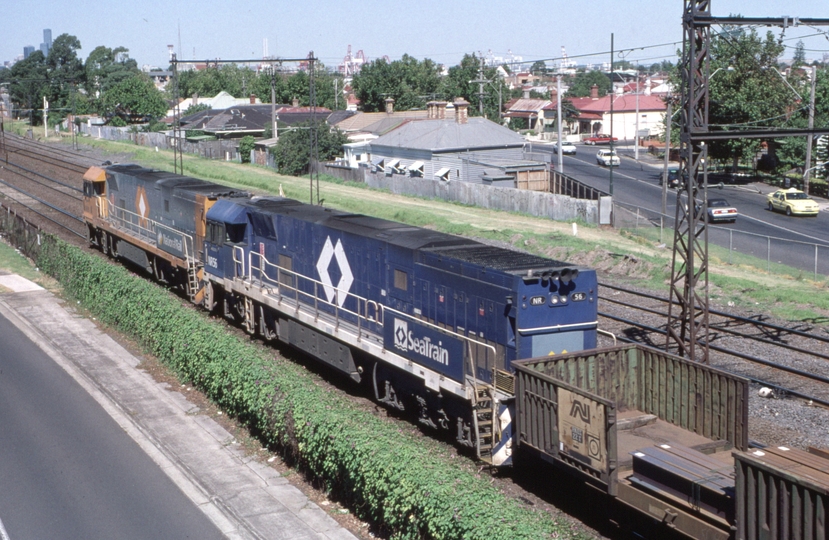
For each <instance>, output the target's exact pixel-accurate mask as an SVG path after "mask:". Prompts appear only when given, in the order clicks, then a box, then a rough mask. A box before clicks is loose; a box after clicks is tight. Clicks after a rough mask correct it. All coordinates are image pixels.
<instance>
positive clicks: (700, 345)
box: [665, 0, 829, 363]
mask: <svg viewBox="0 0 829 540" xmlns="http://www.w3.org/2000/svg"><path fill="white" fill-rule="evenodd" d="M683 5H684V7H683V9H684V11H683V18H682V27H683V44H682V58H681V60H680V65H679V68H680V75H681V81H682V82H681V84H682V89H681V94H680V96H681V97H680V107H681V114H680V121H679V124H680V127H679V133H680V135H679V139H680V140H679V152H680V167H679V169H680V170H679V175H680V176H679V178H680V181H684V186H682V187H681V188H680V189H678V190H677V200H676V221H675V227H674V247H673V259H672V264H671V269H672V274H671V303H670V304H669V307H668V323H667V332H666V343H665V349H666V350H669V351H670V350H672V349H675V350H676V352H677V354H680V355H682V356H684V357H686V358H689V359H691V360H696V361H699V362H704V363H707V362H708V352H709V347H708V329H709V320H708V317H709V311H708V224H707V219H706V213H705V212H704V211H700V212H696V211H695V209H694V207H695V205H696V204H700V205H701V208H703V209H704V208H706V207H707V203H708V170H707V167H708V160H707V156H708V148H707V146H706V143H705V141H708V140H713V139H730V138H738V137H740V138H764V139H773V138H776V137H792V136H804V135H806V136H812V135H814V134H818V133H827V132H829V128H825V127H824V128H810V129H808V130H803V129H789V130H775V129H766V130H756V129H754V130H740V131H728V130H725V131H722V130H719V131H713V132H712V131H710V130H709V125H708V98H709V95H708V91H709V85H708V79H709V73H710V71H709V51H710V46H711V34H710V27H711V25H712V24H728V25H732V26H737V25H746V26H748V25H759V26H781V27H783V28H786V27H788V26H797V25H798V24H804V25H809V26H826V25H829V19H803V18H800V19H799V18H793V17H792V18H790V17H783V18H773V19H767V18H756V17H742V16H730V17H716V18H715V17H712V16H711V2H710V0H684V4H683ZM669 121H670V120H669ZM685 179H687V180H685ZM698 197H700V201H699V203H697V198H698ZM677 311H678V312H677Z"/></svg>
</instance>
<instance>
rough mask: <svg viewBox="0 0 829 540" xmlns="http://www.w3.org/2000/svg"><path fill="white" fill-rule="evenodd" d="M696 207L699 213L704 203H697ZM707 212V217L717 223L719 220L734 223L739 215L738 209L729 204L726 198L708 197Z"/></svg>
mask: <svg viewBox="0 0 829 540" xmlns="http://www.w3.org/2000/svg"><path fill="white" fill-rule="evenodd" d="M695 209H696V211H697V213H699V212H701V211H702V205H701V204H698V205H696V207H695ZM705 213H706V216H705V219H707V220H708V221H709V222H711V223H716V222H718V221H728V222H731V223H734V222H735V221H737V216H738V215H739V212H737V209H736V208H734V207H733V206H731V205H730V204H728V201H727V200H725V199H708V205H707V207H706V209H705Z"/></svg>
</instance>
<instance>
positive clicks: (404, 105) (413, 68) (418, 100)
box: [352, 54, 440, 112]
mask: <svg viewBox="0 0 829 540" xmlns="http://www.w3.org/2000/svg"><path fill="white" fill-rule="evenodd" d="M439 86H440V68H439V66H438V65H437V64H435V63H434V62H433V61H432V60H429V59H428V58H427V59H425V60H423V61H422V62H420V61H418V60H417V59H415V58H413V57H411V56H409V55H408V54H404V55H403V58H401V59H400V60H395V61H393V62H386V61H385V60H384V59H382V58H381V59H379V60H375V61H374V62H371V63H369V64H366V65H364V66H363V67H362V69H361V70H360V73H358V74H357V75H355V76H354V79H353V81H352V87H353V88H354V95H355V96H356V97H357V99H359V100H360V103H361V104H362V108H363V110H364V111H366V112H376V111H383V110H385V107H386V99H387V98H392V99H394V102H395V103H394V107H395V109H398V110H403V111H405V110H410V109H416V108H423V107H425V106H426V102H427V101H429V100H431V99H434V97H435V94H436V92H437V91H438V88H439Z"/></svg>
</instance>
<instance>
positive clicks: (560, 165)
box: [556, 75, 564, 173]
mask: <svg viewBox="0 0 829 540" xmlns="http://www.w3.org/2000/svg"><path fill="white" fill-rule="evenodd" d="M556 127H557V128H558V172H559V173H563V172H564V157H563V154H562V151H561V142H562V141H561V75H559V76H558V77H556Z"/></svg>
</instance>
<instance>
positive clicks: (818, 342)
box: [599, 283, 829, 407]
mask: <svg viewBox="0 0 829 540" xmlns="http://www.w3.org/2000/svg"><path fill="white" fill-rule="evenodd" d="M601 287H602V288H603V289H604V291H605V292H604V293H603V294H602V295H600V302H601V305H602V308H603V309H602V311H600V312H599V314H600V316H602V317H604V318H606V319H607V320H609V321H613V326H616V327H619V328H621V331H620V332H619V336H620V339H623V340H625V341H631V342H634V341H635V342H639V343H646V344H648V345H652V346H655V347H658V348H664V346H665V343H666V334H667V332H666V328H665V327H666V321H667V319H668V312H667V309H668V305H669V303H670V302H669V299H667V298H664V297H660V296H656V295H653V294H651V293H646V292H637V291H634V290H632V289H630V288H624V287H619V286H614V285H610V284H607V283H602V284H601ZM709 316H710V317H709V327H710V331H709V334H708V347H709V350H710V354H709V359H710V363H711V364H712V365H714V366H716V367H720V368H722V369H725V370H728V371H732V372H734V373H737V374H740V375H743V376H745V377H747V378H749V379H751V380H752V381H753V382H755V383H757V384H759V385H762V386H765V387H768V388H771V389H773V390H774V391H775V392H776V394H777V395H778V396H783V395H785V396H791V397H797V398H800V399H803V400H807V401H811V402H813V403H817V404H821V405H823V406H826V407H829V334H827V333H826V331H825V329H823V328H821V327H819V326H817V325H804V324H800V325H796V326H785V325H781V324H778V323H775V322H772V321H769V320H768V319H767V317H766V316H763V315H756V316H750V317H749V316H742V315H737V314H733V313H726V312H724V311H719V310H716V309H710V310H709Z"/></svg>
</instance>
